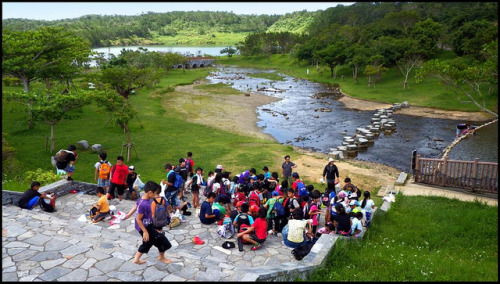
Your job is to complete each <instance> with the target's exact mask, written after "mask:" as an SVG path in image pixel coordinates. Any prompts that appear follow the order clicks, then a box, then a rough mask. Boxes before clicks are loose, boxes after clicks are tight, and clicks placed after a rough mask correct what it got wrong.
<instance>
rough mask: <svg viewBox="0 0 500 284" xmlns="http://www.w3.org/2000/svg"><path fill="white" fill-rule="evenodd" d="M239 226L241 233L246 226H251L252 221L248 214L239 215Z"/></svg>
mask: <svg viewBox="0 0 500 284" xmlns="http://www.w3.org/2000/svg"><path fill="white" fill-rule="evenodd" d="M236 224H238V228H239V231H240V232H241V228H244V227H245V226H247V227H248V226H250V219H249V218H248V214H247V213H240V214H238V221H237V222H236Z"/></svg>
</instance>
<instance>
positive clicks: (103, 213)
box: [92, 186, 109, 223]
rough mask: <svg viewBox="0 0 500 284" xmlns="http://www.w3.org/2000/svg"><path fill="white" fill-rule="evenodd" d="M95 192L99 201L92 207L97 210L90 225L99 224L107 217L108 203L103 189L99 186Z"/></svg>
mask: <svg viewBox="0 0 500 284" xmlns="http://www.w3.org/2000/svg"><path fill="white" fill-rule="evenodd" d="M96 192H97V196H98V197H99V201H97V203H96V204H94V205H93V206H92V207H95V208H97V214H96V216H95V217H94V219H93V220H92V223H97V222H100V221H102V220H104V218H105V217H107V216H109V202H108V197H107V196H106V194H105V191H104V188H103V187H100V186H99V187H98V188H97V190H96Z"/></svg>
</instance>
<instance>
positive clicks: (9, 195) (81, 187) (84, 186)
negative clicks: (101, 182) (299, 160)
mask: <svg viewBox="0 0 500 284" xmlns="http://www.w3.org/2000/svg"><path fill="white" fill-rule="evenodd" d="M96 188H97V184H94V183H87V182H80V181H67V180H65V179H63V180H60V181H57V182H54V183H51V184H49V185H46V186H43V187H40V189H39V190H38V191H39V192H45V191H51V192H54V193H55V194H56V196H57V197H60V196H63V195H66V194H68V193H69V192H70V191H71V190H73V189H76V190H78V191H83V192H85V193H89V192H92V191H95V189H96ZM21 195H23V192H18V191H10V190H2V205H8V204H12V205H16V206H17V203H18V202H19V199H20V198H21Z"/></svg>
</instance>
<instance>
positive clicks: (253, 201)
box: [247, 191, 260, 206]
mask: <svg viewBox="0 0 500 284" xmlns="http://www.w3.org/2000/svg"><path fill="white" fill-rule="evenodd" d="M247 203H248V205H250V206H252V205H257V206H260V199H259V195H258V194H257V193H256V192H255V191H252V192H250V195H249V196H248V200H247Z"/></svg>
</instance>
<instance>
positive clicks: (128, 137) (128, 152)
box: [123, 124, 132, 163]
mask: <svg viewBox="0 0 500 284" xmlns="http://www.w3.org/2000/svg"><path fill="white" fill-rule="evenodd" d="M123 129H124V130H125V132H126V133H127V163H128V162H129V160H130V149H131V148H132V146H131V145H130V130H129V129H128V126H127V124H123Z"/></svg>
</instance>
